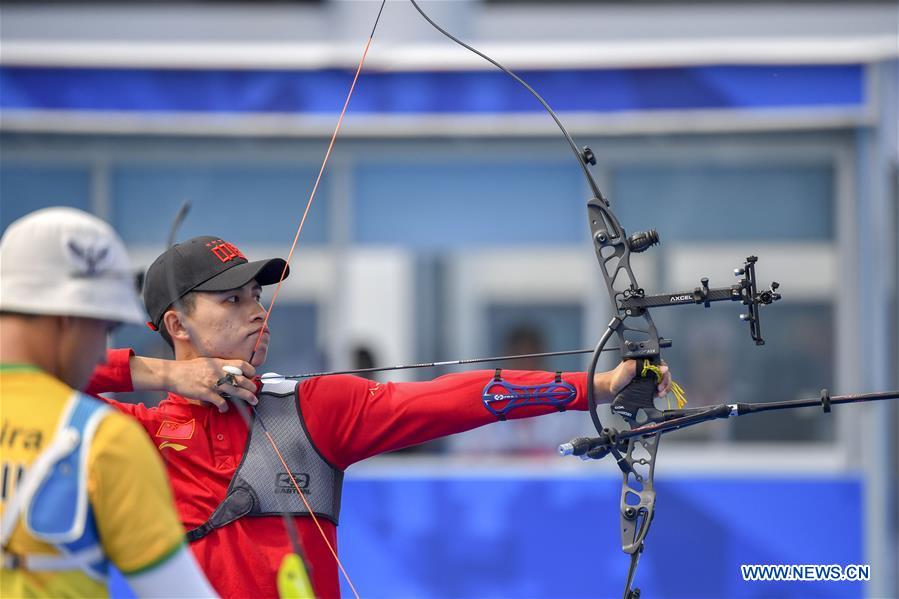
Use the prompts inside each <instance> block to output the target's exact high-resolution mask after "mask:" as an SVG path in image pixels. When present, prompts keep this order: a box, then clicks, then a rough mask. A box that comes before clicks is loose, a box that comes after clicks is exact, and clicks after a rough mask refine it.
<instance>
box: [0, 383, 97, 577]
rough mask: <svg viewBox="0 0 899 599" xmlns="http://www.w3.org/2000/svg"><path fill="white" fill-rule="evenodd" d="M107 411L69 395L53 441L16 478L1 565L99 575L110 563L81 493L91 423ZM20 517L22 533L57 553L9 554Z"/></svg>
mask: <svg viewBox="0 0 899 599" xmlns="http://www.w3.org/2000/svg"><path fill="white" fill-rule="evenodd" d="M110 413H111V410H110V409H109V408H108V407H107V406H106V405H105V404H104V403H103V402H101V401H99V400H97V399H94V398H92V397H88V396H86V395H83V394H81V393H77V392H76V393H75V394H74V395H73V396H72V398H71V399H70V400H69V403H68V404H67V406H66V408H65V410H64V411H63V414H62V416H61V417H60V423H59V427H58V428H57V431H56V434H55V436H54V437H53V440H52V441H51V442H50V444H49V445H48V446H47V448H46V449H45V450H44V451H43V452H42V453H41V454H40V455H39V456H38V457H37V459H35V461H34V463H33V464H32V465H31V467H30V468H29V469H28V473H27V474H26V475H25V477H24V478H23V479H22V483H21V487H20V489H19V491H18V492H17V493H16V494H15V495H14V496H13V498H12V499H11V501H10V504H9V506H8V510H7V512H6V513H5V514H4V517H3V529H4V530H3V546H4V554H3V562H4V567H9V568H21V569H24V570H31V571H59V570H74V569H81V570H82V571H83V572H84V573H85V574H87V575H88V576H90V577H91V578H93V579H95V580H100V581H102V580H104V579H105V578H106V577H107V576H108V574H109V569H110V562H109V560H108V559H107V558H106V556H105V555H104V553H103V550H102V547H101V546H100V536H99V534H98V532H97V523H96V520H95V518H94V511H93V509H92V508H91V505H90V502H89V501H88V495H87V484H88V483H87V476H88V472H87V462H88V456H89V452H90V446H91V441H92V440H93V437H94V433H95V432H96V430H97V427H98V426H99V425H100V422H102V420H103V418H105V417H106V416H107V415H108V414H110ZM20 517H21V519H22V521H23V523H24V525H25V529H26V530H27V531H28V533H29V534H30V535H31V536H32V537H34V538H35V539H38V540H40V541H43V542H45V543H49V544H51V545H53V546H54V547H56V549H57V550H58V551H59V553H60V555H58V556H47V555H11V554H7V553H6V552H5V549H6V543H7V542H8V539H9V536H10V535H11V534H12V531H13V528H14V527H15V523H16V521H17V520H18V519H19V518H20Z"/></svg>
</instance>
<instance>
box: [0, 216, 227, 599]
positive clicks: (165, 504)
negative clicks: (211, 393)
mask: <svg viewBox="0 0 899 599" xmlns="http://www.w3.org/2000/svg"><path fill="white" fill-rule="evenodd" d="M144 320H145V318H144V313H143V310H142V308H141V307H140V302H139V299H138V297H137V290H136V287H135V279H134V276H133V274H132V273H131V271H130V268H129V265H128V258H127V254H126V253H125V247H124V244H123V243H122V241H121V240H120V239H119V237H118V236H117V235H116V233H115V232H114V231H113V230H112V228H111V227H109V225H107V224H106V223H105V222H103V221H102V220H100V219H98V218H96V217H94V216H91V215H89V214H87V213H84V212H81V211H79V210H74V209H70V208H48V209H44V210H39V211H37V212H34V213H32V214H29V215H27V216H25V217H23V218H21V219H19V220H17V221H15V222H14V223H12V224H11V225H10V226H9V227H8V228H7V230H6V231H5V232H4V234H3V237H2V239H0V461H2V473H0V474H2V477H0V493H2V504H0V538H2V559H3V564H2V567H3V570H2V577H0V596H2V597H4V598H7V597H103V596H107V578H108V576H109V574H110V571H111V568H112V567H113V566H114V567H115V568H117V569H118V570H119V571H121V572H122V573H123V574H124V576H125V578H126V580H127V582H128V584H129V586H130V587H131V589H132V591H133V592H134V593H135V594H136V595H137V596H138V597H148V596H154V597H213V596H215V592H214V591H213V590H212V588H211V587H210V585H209V583H208V581H207V580H206V578H205V577H204V575H203V573H202V572H201V571H200V569H199V567H198V566H197V564H196V562H195V561H194V558H193V555H192V554H191V552H190V551H189V550H188V549H187V548H186V546H185V542H184V529H183V528H182V526H181V524H180V521H179V518H178V516H177V514H176V513H175V509H174V506H173V504H172V494H171V489H170V488H169V483H168V480H167V478H166V474H165V471H164V469H163V465H162V462H161V460H160V458H159V455H158V453H157V452H156V450H155V449H154V447H153V446H152V445H151V444H150V441H149V440H148V439H147V436H146V434H145V433H144V431H143V429H142V428H141V427H140V426H139V425H138V424H137V423H135V422H133V421H132V420H131V419H130V418H128V417H127V416H125V415H124V414H121V413H119V412H117V411H115V410H113V409H111V408H110V407H109V406H107V405H106V404H104V403H103V402H102V401H100V400H98V399H96V398H93V397H90V396H88V395H85V394H83V393H81V392H79V391H77V389H80V388H82V387H83V386H84V385H85V384H86V383H87V381H88V378H89V377H90V374H91V372H92V371H93V369H94V367H95V366H96V365H97V364H99V363H100V362H102V361H103V360H104V359H105V351H106V344H107V337H108V335H109V333H110V331H111V330H112V328H114V327H115V326H116V325H117V324H118V323H123V322H135V323H142V322H143V321H144Z"/></svg>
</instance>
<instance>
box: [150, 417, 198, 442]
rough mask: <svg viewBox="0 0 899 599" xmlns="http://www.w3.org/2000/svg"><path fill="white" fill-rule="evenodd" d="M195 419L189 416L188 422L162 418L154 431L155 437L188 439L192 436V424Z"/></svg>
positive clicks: (193, 424) (194, 422)
mask: <svg viewBox="0 0 899 599" xmlns="http://www.w3.org/2000/svg"><path fill="white" fill-rule="evenodd" d="M195 424H196V421H195V420H194V419H193V418H191V419H190V421H188V422H173V421H172V420H163V421H162V424H160V425H159V430H158V431H156V436H157V437H162V438H163V439H190V438H191V437H193V436H194V426H195Z"/></svg>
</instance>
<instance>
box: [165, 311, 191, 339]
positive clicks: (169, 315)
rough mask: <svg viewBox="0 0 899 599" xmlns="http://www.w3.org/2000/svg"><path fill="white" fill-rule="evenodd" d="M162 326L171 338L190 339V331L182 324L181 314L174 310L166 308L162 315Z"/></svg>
mask: <svg viewBox="0 0 899 599" xmlns="http://www.w3.org/2000/svg"><path fill="white" fill-rule="evenodd" d="M162 326H164V327H165V330H166V331H167V332H168V334H169V337H171V338H172V340H175V339H180V340H182V341H190V333H189V332H188V330H187V327H185V326H184V322H183V321H182V319H181V316H180V315H179V314H178V312H176V311H175V310H167V311H166V313H165V314H163V315H162Z"/></svg>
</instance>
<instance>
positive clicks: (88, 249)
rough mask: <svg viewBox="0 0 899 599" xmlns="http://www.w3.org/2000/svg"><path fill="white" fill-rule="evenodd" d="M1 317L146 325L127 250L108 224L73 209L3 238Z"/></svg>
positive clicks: (16, 227) (24, 222) (32, 218)
mask: <svg viewBox="0 0 899 599" xmlns="http://www.w3.org/2000/svg"><path fill="white" fill-rule="evenodd" d="M0 311H7V312H20V313H23V314H48V315H57V316H82V317H85V318H96V319H100V320H110V321H114V322H132V323H138V324H140V323H143V322H145V321H146V320H147V318H146V314H145V312H144V309H143V306H142V305H141V302H140V299H139V298H138V296H137V285H136V279H135V273H134V272H132V271H131V269H130V265H129V262H128V254H127V253H126V252H125V244H124V243H123V242H122V240H121V239H120V238H119V236H118V235H117V234H116V232H115V231H114V230H113V229H112V227H110V226H109V225H108V224H106V223H105V222H104V221H102V220H100V219H99V218H97V217H95V216H92V215H90V214H87V213H86V212H82V211H81V210H76V209H74V208H45V209H43V210H38V211H36V212H32V213H31V214H28V215H26V216H23V217H22V218H20V219H19V220H17V221H15V222H13V223H12V224H11V225H9V227H8V228H7V229H6V231H5V232H4V233H3V238H2V239H0Z"/></svg>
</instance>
